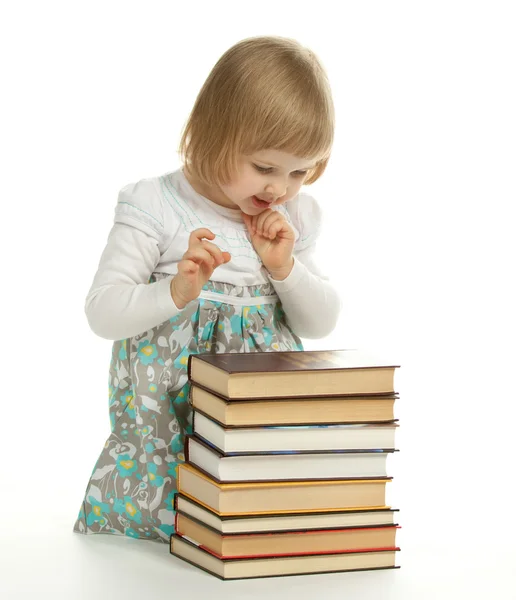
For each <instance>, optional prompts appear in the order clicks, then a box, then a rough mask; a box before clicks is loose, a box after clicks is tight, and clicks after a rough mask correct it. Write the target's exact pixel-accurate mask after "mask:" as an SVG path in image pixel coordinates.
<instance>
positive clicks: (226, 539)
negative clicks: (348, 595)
mask: <svg viewBox="0 0 516 600" xmlns="http://www.w3.org/2000/svg"><path fill="white" fill-rule="evenodd" d="M175 528H176V533H177V534H178V535H180V536H181V537H186V538H188V539H189V540H190V541H192V542H194V543H195V544H197V545H198V546H201V547H202V548H204V549H205V550H208V552H211V553H212V554H215V555H217V556H218V557H219V558H256V557H266V556H267V557H273V556H274V557H280V556H285V555H288V556H295V555H301V554H316V553H317V554H319V553H329V552H352V551H354V552H357V551H359V550H371V549H382V550H394V549H395V548H396V544H395V542H396V529H397V526H395V525H387V526H383V527H347V528H340V529H324V530H320V529H312V530H296V531H280V532H269V533H229V534H222V533H220V532H219V531H216V530H215V529H213V528H211V527H209V526H208V525H206V523H203V522H202V521H198V520H197V519H194V518H192V517H189V516H187V515H184V514H182V513H176V527H175Z"/></svg>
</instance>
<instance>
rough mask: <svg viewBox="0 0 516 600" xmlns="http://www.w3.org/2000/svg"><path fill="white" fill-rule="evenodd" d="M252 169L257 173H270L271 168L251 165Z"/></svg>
mask: <svg viewBox="0 0 516 600" xmlns="http://www.w3.org/2000/svg"><path fill="white" fill-rule="evenodd" d="M253 167H254V168H255V169H256V170H257V171H258V173H271V172H272V167H268V168H266V167H259V166H258V165H253Z"/></svg>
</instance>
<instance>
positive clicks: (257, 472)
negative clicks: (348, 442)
mask: <svg viewBox="0 0 516 600" xmlns="http://www.w3.org/2000/svg"><path fill="white" fill-rule="evenodd" d="M391 452H392V451H391V450H375V451H372V452H369V451H366V450H364V451H360V452H356V451H355V452H352V451H346V450H344V451H338V450H332V451H330V452H317V453H314V452H288V453H282V452H276V453H261V454H251V455H249V454H227V453H226V454H222V453H221V452H219V451H218V450H216V449H215V448H213V447H212V446H209V445H208V444H206V443H205V442H204V441H202V440H201V439H199V438H197V437H195V436H187V437H186V440H185V457H186V459H187V461H188V462H190V463H191V464H193V465H194V466H196V467H197V468H198V469H200V470H202V471H204V472H205V473H207V474H208V475H210V476H211V477H213V478H214V479H216V480H217V481H220V482H236V481H265V480H269V481H288V480H295V479H304V480H310V479H381V478H385V477H387V472H386V462H387V456H388V455H389V454H390V453H391Z"/></svg>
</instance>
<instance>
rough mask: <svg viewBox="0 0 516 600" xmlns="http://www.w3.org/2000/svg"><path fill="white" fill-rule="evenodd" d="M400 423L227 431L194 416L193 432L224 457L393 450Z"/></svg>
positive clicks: (213, 422)
mask: <svg viewBox="0 0 516 600" xmlns="http://www.w3.org/2000/svg"><path fill="white" fill-rule="evenodd" d="M397 427H398V425H397V424H396V423H358V424H356V423H355V424H338V425H295V426H270V427H269V426H267V427H238V428H225V427H222V426H221V425H219V424H218V423H216V422H215V421H213V420H212V419H210V418H208V417H206V416H205V415H203V414H202V413H200V412H198V411H195V412H194V422H193V430H194V433H195V434H196V435H198V436H199V437H201V438H203V439H204V440H206V441H208V442H209V443H210V444H212V445H213V446H215V447H216V448H218V449H219V450H220V451H221V452H222V453H228V452H240V453H245V452H249V453H253V452H276V451H295V450H305V451H308V450H369V449H393V448H394V437H395V432H396V429H397Z"/></svg>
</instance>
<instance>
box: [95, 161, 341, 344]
mask: <svg viewBox="0 0 516 600" xmlns="http://www.w3.org/2000/svg"><path fill="white" fill-rule="evenodd" d="M276 210H279V211H281V212H282V213H283V214H284V216H285V217H286V219H287V220H288V221H289V223H290V224H291V226H292V227H293V229H294V232H295V234H296V241H295V245H294V251H293V257H294V266H293V268H292V271H291V273H290V274H289V276H288V277H287V278H286V279H284V280H282V281H276V280H274V279H273V278H272V277H271V276H270V275H269V273H268V272H267V270H266V269H265V267H264V266H263V264H262V262H261V260H260V258H259V256H258V254H257V253H256V251H255V250H254V248H253V245H252V243H251V240H250V236H249V234H248V232H247V228H246V226H245V224H244V222H243V219H242V213H241V212H240V210H239V209H230V208H226V207H222V206H219V205H218V204H215V203H214V202H212V201H210V200H208V199H207V198H205V197H203V196H201V195H200V194H198V193H197V192H196V191H195V190H194V189H193V188H192V186H191V185H190V183H189V182H188V180H187V179H186V177H185V175H184V173H183V170H182V169H179V170H177V171H174V172H172V173H167V174H165V175H162V176H160V177H154V178H149V179H142V180H141V181H139V182H137V183H133V184H129V185H127V186H125V187H124V188H122V190H121V191H120V193H119V195H118V203H117V205H116V209H115V219H114V221H115V222H114V225H113V227H112V229H111V231H110V233H109V237H108V241H107V245H106V247H105V249H104V251H103V253H102V256H101V259H100V263H99V267H98V270H97V273H96V275H95V277H94V279H93V283H92V285H91V288H90V291H89V293H88V296H87V298H86V306H85V310H86V315H87V318H88V322H89V324H90V327H91V329H92V330H93V331H94V332H95V333H96V334H97V335H99V336H100V337H103V338H106V339H111V340H119V339H125V338H128V337H132V336H135V335H138V334H141V333H143V332H145V331H147V330H149V329H151V328H152V327H155V326H157V325H159V324H160V323H163V322H164V321H166V320H168V319H170V318H171V317H173V316H175V315H177V314H178V313H179V312H180V311H181V309H179V308H178V307H177V306H176V305H175V303H174V301H173V299H172V296H171V294H170V281H171V280H172V278H173V276H174V275H175V274H176V273H177V265H178V263H179V261H180V260H181V259H182V257H183V254H184V253H185V252H186V250H187V248H188V238H189V236H190V234H191V232H192V231H194V230H195V229H199V228H200V227H207V228H208V229H210V230H211V231H212V232H213V233H214V234H215V236H216V237H215V239H214V240H213V241H212V242H213V243H214V244H216V245H217V246H219V247H220V248H221V250H224V251H227V252H229V253H230V254H231V260H230V261H229V262H228V263H226V264H224V265H221V266H219V267H217V268H216V269H215V271H214V272H213V274H212V277H211V279H212V281H219V282H225V283H230V284H233V285H238V286H247V285H259V284H263V283H268V282H271V283H272V285H273V286H274V288H275V291H276V293H277V295H278V297H279V299H280V301H281V303H282V306H283V310H284V311H285V314H286V318H287V322H288V324H289V326H290V327H291V328H292V330H293V331H294V333H296V334H297V335H298V336H299V337H304V338H321V337H324V336H326V335H328V334H329V333H330V332H331V331H332V330H333V328H334V327H335V324H336V321H337V318H338V315H339V312H340V307H341V302H340V298H339V296H338V294H337V292H336V290H335V289H334V288H333V286H332V285H331V283H330V281H329V279H328V277H327V276H326V275H323V274H322V273H321V272H320V270H319V268H318V267H317V266H316V264H315V262H314V259H313V255H314V249H315V242H316V239H317V237H318V235H319V232H320V227H321V210H320V208H319V206H318V204H317V203H316V201H315V200H314V198H312V196H310V195H308V194H305V193H303V192H301V193H299V194H298V195H297V196H296V197H295V198H294V199H292V200H290V201H289V202H287V203H286V204H284V205H281V206H278V207H276ZM152 273H165V274H168V275H170V276H169V277H164V278H161V279H159V280H158V281H156V282H155V283H148V281H149V278H150V276H151V274H152Z"/></svg>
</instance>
